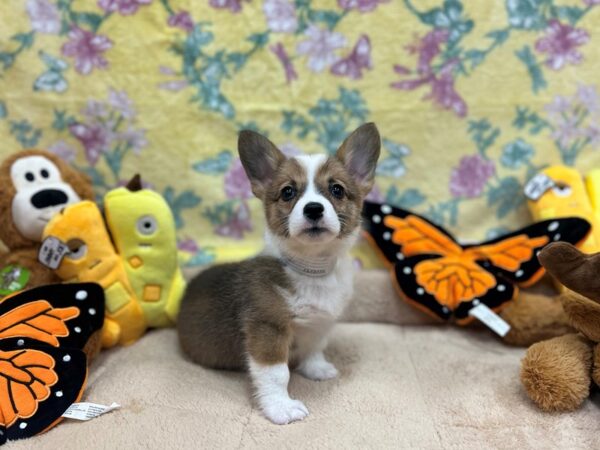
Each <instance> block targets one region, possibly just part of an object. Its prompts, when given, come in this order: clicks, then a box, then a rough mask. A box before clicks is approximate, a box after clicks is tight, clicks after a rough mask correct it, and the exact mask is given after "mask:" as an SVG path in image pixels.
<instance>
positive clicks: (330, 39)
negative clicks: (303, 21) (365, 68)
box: [296, 25, 346, 72]
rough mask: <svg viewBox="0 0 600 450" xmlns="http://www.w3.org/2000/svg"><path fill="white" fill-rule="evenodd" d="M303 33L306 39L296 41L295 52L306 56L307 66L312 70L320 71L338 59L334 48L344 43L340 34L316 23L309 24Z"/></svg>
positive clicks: (344, 39)
mask: <svg viewBox="0 0 600 450" xmlns="http://www.w3.org/2000/svg"><path fill="white" fill-rule="evenodd" d="M304 34H305V36H306V39H305V40H304V41H302V42H299V43H298V45H297V46H296V52H298V54H300V55H306V56H308V68H309V69H310V70H312V71H313V72H322V71H323V70H324V69H325V68H326V67H328V66H330V65H331V64H333V63H335V62H336V61H337V60H338V59H339V57H338V56H337V55H336V54H335V50H337V49H338V48H342V47H344V46H345V45H346V38H345V37H344V36H343V35H342V34H340V33H335V32H333V31H329V30H328V29H326V28H319V27H318V26H316V25H309V27H308V28H307V29H306V30H305V31H304Z"/></svg>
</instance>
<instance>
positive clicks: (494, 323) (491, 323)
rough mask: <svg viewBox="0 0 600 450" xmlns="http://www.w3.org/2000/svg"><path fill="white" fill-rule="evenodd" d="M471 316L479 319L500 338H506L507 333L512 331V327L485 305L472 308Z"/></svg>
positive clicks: (481, 304)
mask: <svg viewBox="0 0 600 450" xmlns="http://www.w3.org/2000/svg"><path fill="white" fill-rule="evenodd" d="M469 315H470V316H473V317H476V318H477V319H479V320H480V321H481V322H483V324H484V325H486V326H487V327H488V328H490V329H491V330H492V331H494V332H495V333H496V334H498V335H499V336H500V337H504V336H506V333H508V332H509V331H510V325H509V324H508V323H506V322H505V321H504V320H503V319H502V318H501V317H500V316H499V315H498V314H496V313H495V312H494V311H492V310H491V309H490V308H488V307H487V306H486V305H484V304H483V303H480V304H479V305H477V306H475V307H473V308H471V309H470V310H469Z"/></svg>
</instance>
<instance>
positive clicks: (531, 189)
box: [523, 173, 555, 201]
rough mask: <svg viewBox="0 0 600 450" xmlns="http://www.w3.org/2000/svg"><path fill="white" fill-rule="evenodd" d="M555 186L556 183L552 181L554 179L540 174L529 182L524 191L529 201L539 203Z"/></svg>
mask: <svg viewBox="0 0 600 450" xmlns="http://www.w3.org/2000/svg"><path fill="white" fill-rule="evenodd" d="M554 186H555V183H554V181H552V178H550V177H549V176H548V175H546V174H544V173H538V174H537V175H536V176H535V177H533V178H532V179H531V180H529V182H528V183H527V184H526V185H525V189H524V190H523V191H524V193H525V196H526V197H527V198H528V199H529V200H533V201H537V200H539V199H540V198H541V197H542V195H544V194H545V193H546V191H547V190H548V189H552V188H553V187H554Z"/></svg>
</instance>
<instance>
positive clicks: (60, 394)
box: [54, 391, 63, 398]
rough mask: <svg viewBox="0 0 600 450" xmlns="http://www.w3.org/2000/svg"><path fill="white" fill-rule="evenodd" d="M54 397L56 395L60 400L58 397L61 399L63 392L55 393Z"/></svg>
mask: <svg viewBox="0 0 600 450" xmlns="http://www.w3.org/2000/svg"><path fill="white" fill-rule="evenodd" d="M54 395H56V396H57V397H59V398H60V397H62V396H63V391H56V392H55V393H54Z"/></svg>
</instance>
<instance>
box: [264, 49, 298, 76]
mask: <svg viewBox="0 0 600 450" xmlns="http://www.w3.org/2000/svg"><path fill="white" fill-rule="evenodd" d="M269 50H271V51H272V52H273V53H274V54H275V56H277V59H279V62H281V65H282V66H283V70H284V72H285V81H286V82H288V83H291V82H292V81H293V80H296V79H297V78H298V73H296V69H294V65H293V64H292V60H291V59H290V57H289V55H288V54H287V52H286V51H285V48H284V46H283V44H282V43H281V42H278V43H277V44H275V45H271V46H270V47H269Z"/></svg>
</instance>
